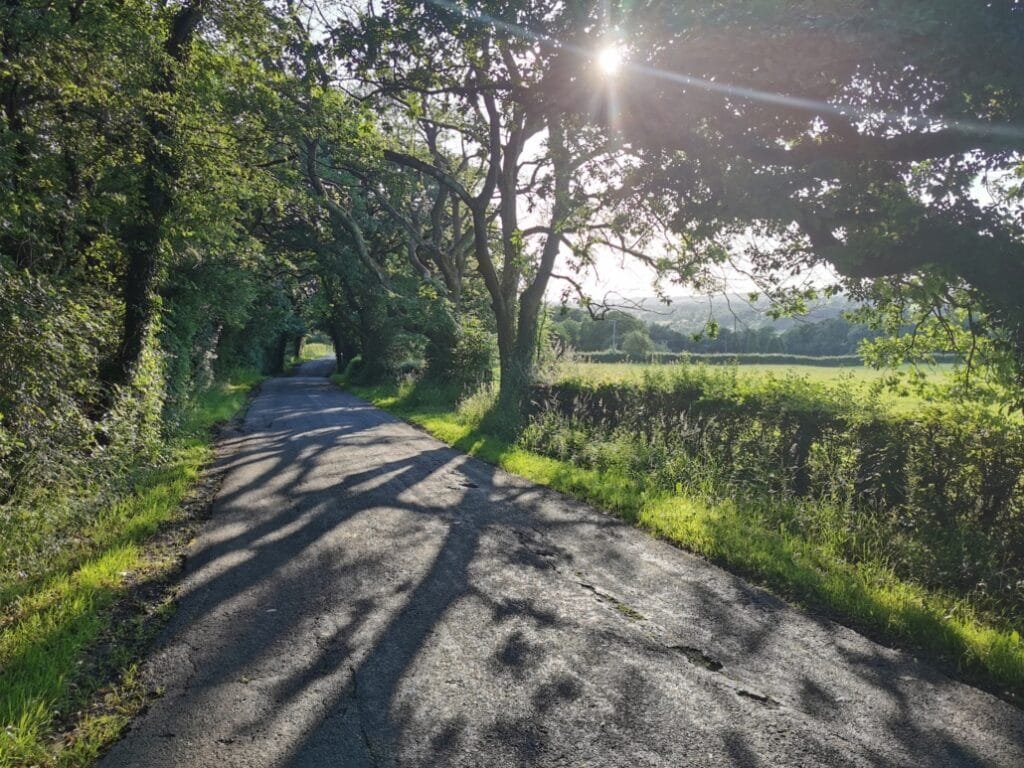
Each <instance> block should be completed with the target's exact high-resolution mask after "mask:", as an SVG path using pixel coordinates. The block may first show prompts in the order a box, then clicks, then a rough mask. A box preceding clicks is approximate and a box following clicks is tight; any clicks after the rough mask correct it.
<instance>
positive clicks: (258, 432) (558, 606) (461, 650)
mask: <svg viewBox="0 0 1024 768" xmlns="http://www.w3.org/2000/svg"><path fill="white" fill-rule="evenodd" d="M326 370H327V363H326V362H324V361H317V362H316V363H312V364H308V365H306V366H305V367H304V368H303V369H302V371H301V372H300V375H299V376H295V377H291V378H280V379H274V380H272V381H269V382H267V383H266V384H265V385H264V387H263V390H262V393H261V394H260V395H259V397H257V398H256V400H255V401H254V402H253V404H252V407H251V408H250V410H249V413H248V416H247V417H246V420H245V427H244V430H243V431H242V433H241V434H236V435H235V436H234V437H232V438H231V439H228V440H227V441H226V443H225V444H224V445H223V447H222V452H223V456H222V458H221V461H223V462H224V463H225V465H226V467H227V475H226V477H225V481H224V484H223V487H222V489H221V491H220V493H219V495H218V497H217V500H216V502H215V507H214V515H213V517H212V519H211V520H210V522H209V523H208V524H207V526H206V528H205V529H204V531H203V533H202V535H201V536H200V537H199V539H198V540H197V541H196V543H195V544H194V546H193V549H192V550H191V552H190V554H189V559H188V562H187V565H186V572H185V576H184V579H183V583H182V586H181V590H180V608H179V611H178V613H177V615H176V616H175V618H174V619H173V620H172V622H171V624H170V625H169V626H168V628H167V630H166V631H165V632H164V634H163V636H162V637H161V639H160V641H159V647H158V648H157V650H156V651H155V653H154V655H153V657H152V659H151V660H150V662H149V663H148V666H147V669H146V672H145V674H146V675H147V679H148V681H149V682H150V683H151V684H152V685H153V686H154V687H160V688H162V689H163V695H162V696H161V697H160V698H158V699H157V700H156V701H155V703H154V704H153V706H152V707H151V708H150V709H149V710H148V711H147V712H146V713H145V714H144V715H142V716H141V717H140V718H139V719H138V720H137V721H136V722H135V723H134V724H133V726H132V728H131V729H130V730H129V732H128V733H127V735H126V737H125V739H124V740H123V741H121V742H120V743H118V744H117V745H115V747H114V748H113V749H112V750H111V752H110V753H109V754H108V755H107V757H106V758H105V759H104V760H103V761H102V762H101V765H103V766H107V767H108V768H113V767H114V766H132V767H133V768H138V767H141V766H188V767H192V766H197V767H199V768H231V767H233V766H247V767H253V768H255V767H257V766H310V767H315V768H319V767H320V766H324V767H326V766H344V767H345V768H362V767H363V766H381V767H383V766H480V767H481V768H500V767H502V766H666V767H669V766H671V767H672V768H678V767H679V766H743V767H744V768H747V767H750V766H786V767H787V768H788V767H790V766H922V767H924V766H926V767H927V768H936V767H938V766H1006V767H1007V768H1020V766H1024V713H1022V712H1021V711H1019V710H1017V709H1015V708H1014V707H1012V706H1010V705H1008V704H1006V703H1003V702H1001V701H999V700H997V699H995V698H993V697H991V696H989V695H987V694H985V693H982V692H980V691H978V690H975V689H973V688H971V687H968V686H965V685H961V684H958V683H954V682H951V681H950V680H949V679H947V678H946V677H944V676H942V675H941V674H938V673H937V672H935V671H933V670H931V669H930V668H929V667H927V666H925V665H923V664H918V663H915V661H914V660H913V659H912V658H910V657H909V656H907V655H905V654H901V653H897V652H894V651H891V650H887V649H885V648H883V647H881V646H878V645H876V644H874V643H872V642H870V641H868V640H866V639H864V638H863V637H861V636H860V635H858V634H856V633H855V632H853V631H851V630H848V629H845V628H843V627H840V626H837V625H836V624H833V623H831V622H828V621H825V620H822V619H818V618H815V617H813V616H808V615H806V614H804V613H801V612H800V611H797V610H795V609H792V608H790V607H788V606H786V605H785V604H784V603H783V602H781V601H780V600H777V599H775V598H774V597H772V596H770V595H768V594H767V593H765V592H763V591H762V590H759V589H756V588H753V587H751V586H749V585H748V584H746V583H745V582H744V581H742V580H741V579H739V578H737V577H734V576H732V575H730V574H728V573H726V572H725V571H722V570H720V569H719V568H716V567H714V566H711V565H709V564H707V563H706V562H704V561H702V560H701V559H699V558H697V557H693V556H691V555H689V554H686V553H684V552H681V551H679V550H677V549H675V548H673V547H672V546H670V545H668V544H665V543H663V542H660V541H656V540H654V539H652V538H650V537H649V536H647V535H645V534H644V533H642V532H641V531H638V530H635V529H633V528H630V527H628V526H626V525H623V524H621V523H619V522H617V521H615V520H614V519H612V518H610V517H608V516H605V515H602V514H600V513H598V512H596V511H594V510H592V509H590V508H588V507H586V506H584V505H581V504H578V503H575V502H573V501H570V500H567V499H565V498H564V497H562V496H560V495H558V494H556V493H553V492H551V491H548V490H545V489H542V488H538V487H537V486H535V485H532V484H530V483H528V482H526V481H524V480H521V479H518V478H516V477H513V476H510V475H508V474H506V473H504V472H501V471H499V470H496V469H495V468H494V467H491V466H489V465H487V464H484V463H481V462H479V461H476V460H475V459H471V458H468V457H466V456H465V455H463V454H460V453H458V452H457V451H454V450H452V449H450V448H447V447H445V446H444V445H443V444H441V443H439V442H438V441H437V440H434V439H433V438H431V437H429V436H427V435H425V434H424V433H422V432H420V431H418V430H417V429H415V428H413V427H411V426H408V425H406V424H404V423H402V422H400V421H397V420H395V419H394V418H392V417H390V416H388V415H387V414H385V413H383V412H381V411H380V410H377V409H375V408H373V407H371V406H369V405H367V404H366V403H364V402H363V401H361V400H359V399H357V398H355V397H353V396H352V395H349V394H346V393H344V392H342V391H340V390H338V389H337V388H335V387H334V386H332V385H331V384H330V383H329V382H328V381H327V380H326V379H325V378H323V375H324V373H325V371H326Z"/></svg>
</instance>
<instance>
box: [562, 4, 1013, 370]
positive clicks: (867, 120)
mask: <svg viewBox="0 0 1024 768" xmlns="http://www.w3.org/2000/svg"><path fill="white" fill-rule="evenodd" d="M618 13H619V14H620V17H619V27H620V29H621V30H622V35H623V40H624V43H625V44H626V45H628V47H629V51H630V56H631V60H632V62H633V66H632V67H631V68H629V67H628V68H627V69H626V70H625V72H624V73H623V76H622V78H621V79H622V87H620V88H619V89H618V91H617V97H618V104H617V108H616V109H615V110H614V112H613V111H612V110H611V109H610V107H609V105H608V104H605V105H604V108H603V109H599V110H598V111H596V112H595V111H594V110H593V109H592V105H591V104H590V103H589V102H588V100H587V98H586V97H585V96H584V95H577V94H576V92H575V90H574V88H573V83H574V82H578V81H579V79H580V78H582V77H583V76H584V72H583V70H584V68H585V67H586V62H584V61H581V60H576V61H575V62H574V63H575V65H576V66H575V67H573V68H571V69H570V73H568V74H565V75H564V76H562V77H561V78H559V79H550V80H549V81H548V83H547V84H548V85H549V87H550V88H551V89H552V91H553V92H554V93H557V94H558V95H559V97H560V98H561V99H562V100H563V103H565V104H567V105H574V106H573V107H572V108H573V109H574V110H575V111H576V112H577V113H579V114H587V115H589V116H591V119H595V120H596V121H597V122H599V123H600V124H602V125H604V126H605V127H606V128H607V129H608V130H611V131H616V132H618V133H619V135H620V136H621V137H622V140H623V142H624V143H626V144H627V145H628V146H629V147H631V148H632V150H633V151H634V152H635V153H636V154H637V156H638V157H640V158H642V167H640V168H639V169H638V170H637V172H636V174H635V175H634V177H633V178H632V179H631V184H633V185H635V188H636V189H637V190H642V194H643V195H644V196H650V197H653V198H660V199H662V200H664V204H665V205H666V206H669V207H670V208H671V219H672V228H673V229H674V230H675V232H676V233H677V235H678V236H679V238H680V239H681V241H682V243H683V245H684V246H685V248H686V249H687V252H688V259H687V260H685V261H684V262H683V263H682V264H681V266H682V267H683V268H684V272H686V271H687V269H688V274H689V277H690V278H691V279H693V280H695V281H697V282H700V281H701V280H702V279H706V278H707V276H708V273H707V272H706V270H705V267H706V265H708V264H709V263H711V264H713V263H718V262H721V261H723V260H725V259H727V258H730V257H738V258H739V259H740V260H741V261H742V262H744V263H745V264H746V266H747V268H748V269H750V268H752V270H753V272H754V273H755V274H756V275H759V276H760V277H762V278H763V279H764V282H765V284H766V285H767V286H768V287H769V288H772V287H773V286H775V287H774V288H773V290H775V291H776V292H777V293H778V294H779V295H780V296H781V294H782V292H781V291H779V290H778V284H779V276H780V275H787V274H793V273H797V272H801V271H806V270H807V269H808V268H810V267H812V266H814V265H816V264H822V263H824V264H828V265H830V266H831V267H832V268H833V269H834V270H835V271H836V272H837V273H838V276H839V279H840V282H841V284H842V286H843V287H845V288H846V290H848V291H850V292H851V293H852V294H853V295H854V296H856V297H859V298H864V299H869V300H872V301H875V302H879V303H881V304H883V305H885V306H888V307H900V308H901V309H902V310H903V311H902V317H901V319H900V322H899V323H897V324H898V325H906V324H907V323H908V321H909V323H910V324H912V325H917V324H920V323H921V322H934V321H940V320H941V321H945V322H946V325H945V327H946V332H947V334H948V332H952V331H953V330H955V329H956V328H958V327H967V328H969V329H970V330H971V331H973V332H974V333H973V335H974V337H975V341H970V342H969V343H970V344H971V345H972V348H973V345H974V344H975V342H976V338H977V335H978V334H987V335H988V338H989V339H992V340H994V342H995V346H994V347H992V349H993V350H996V351H998V350H1001V351H1002V354H1003V355H1005V356H1008V358H1009V361H1010V362H1011V363H1012V367H1013V368H1014V369H1015V370H1016V378H1017V382H1018V385H1021V384H1024V299H1022V297H1024V290H1022V288H1024V220H1022V218H1021V215H1020V211H1021V202H1020V183H1019V179H1020V174H1021V172H1022V170H1021V169H1022V165H1021V163H1022V159H1021V158H1022V152H1024V130H1022V129H1021V125H1022V124H1024V84H1022V81H1021V79H1020V77H1019V72H1018V71H1017V70H1018V67H1017V62H1019V61H1021V60H1022V59H1024V36H1022V35H1021V34H1020V30H1021V29H1022V27H1024V6H1022V5H1021V4H1020V3H1019V2H1016V1H1015V0H997V1H996V2H988V3H963V2H957V0H861V1H859V2H844V3H832V2H828V3H813V4H811V3H792V2H784V1H783V0H777V1H774V2H765V3H757V4H755V5H751V4H750V3H745V2H740V0H735V1H732V2H730V1H728V0H727V1H726V2H721V3H704V2H695V1H694V2H671V3H667V2H656V1H655V2H646V3H639V4H636V3H630V4H628V5H626V4H622V5H621V6H619V7H618ZM741 241H743V242H746V243H748V244H749V245H747V246H745V247H744V246H740V245H738V243H740V242H741ZM797 298H799V296H797ZM889 325H892V323H889ZM925 336H926V334H920V337H921V338H924V337H925Z"/></svg>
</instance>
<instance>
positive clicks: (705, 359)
mask: <svg viewBox="0 0 1024 768" xmlns="http://www.w3.org/2000/svg"><path fill="white" fill-rule="evenodd" d="M576 359H577V360H578V361H579V362H583V363H653V364H655V365H672V364H674V363H687V362H689V363H707V364H708V365H814V366H819V367H828V368H843V367H847V366H860V365H863V364H864V360H863V359H862V358H861V357H860V356H859V355H836V356H831V357H812V356H810V355H784V354H775V353H767V352H765V353H760V352H758V353H747V354H743V353H737V354H717V353H696V352H678V353H677V352H653V353H651V354H649V355H645V356H643V357H642V358H636V357H631V356H630V355H628V354H626V353H625V352H622V351H613V350H605V351H603V352H583V353H577V354H576ZM956 361H957V357H956V355H936V359H935V362H937V363H954V362H956Z"/></svg>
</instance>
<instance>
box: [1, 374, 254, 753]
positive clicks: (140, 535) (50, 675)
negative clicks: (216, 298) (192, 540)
mask: <svg viewBox="0 0 1024 768" xmlns="http://www.w3.org/2000/svg"><path fill="white" fill-rule="evenodd" d="M257 381H258V377H256V376H254V375H248V376H245V377H241V378H239V379H236V380H235V381H234V382H233V383H231V384H222V385H218V386H215V387H214V388H212V389H210V390H208V391H207V392H205V393H204V394H202V395H201V396H200V397H199V398H198V399H197V400H196V401H195V402H194V403H193V405H192V407H191V408H190V409H189V410H188V412H187V414H186V417H185V421H184V423H183V424H182V426H181V428H180V430H179V431H178V433H177V434H176V435H175V436H174V437H173V438H172V439H171V440H170V441H169V444H168V446H167V449H166V451H165V453H164V454H163V456H162V457H161V460H160V461H159V462H158V463H157V465H156V466H148V467H138V468H137V469H136V471H135V473H134V475H133V476H132V478H131V481H130V484H129V486H128V487H127V488H126V489H125V490H124V491H123V492H120V493H117V494H116V498H114V499H113V500H112V501H109V502H106V503H105V505H104V506H103V507H101V508H100V509H99V510H97V512H96V514H95V515H94V516H93V523H92V524H91V525H90V527H89V528H88V529H87V530H83V531H82V532H81V535H80V536H79V537H78V538H77V539H76V540H75V541H74V542H73V543H72V544H71V545H70V546H69V547H68V548H67V549H65V550H63V551H61V552H59V553H57V555H56V556H55V557H52V558H51V559H50V560H49V561H48V566H47V567H46V568H45V569H44V570H43V571H42V572H39V573H35V574H32V577H31V578H18V574H14V575H13V577H11V578H8V579H5V582H4V583H3V584H2V585H0V596H2V602H0V768H15V766H51V765H60V766H78V765H82V766H84V765H90V764H91V763H92V760H93V759H94V757H95V755H96V754H98V752H99V750H100V749H101V747H102V746H103V745H105V744H106V743H108V742H109V741H110V740H112V739H113V738H115V737H116V735H117V734H118V733H119V732H120V730H121V729H122V728H123V727H124V725H125V724H126V723H127V722H128V720H129V719H130V718H131V716H132V715H133V714H134V713H135V712H136V711H137V710H138V709H139V708H140V707H141V706H143V705H144V703H145V702H144V698H143V697H142V692H141V691H140V690H139V688H138V686H137V685H136V682H135V673H136V667H135V663H136V657H137V654H138V652H139V650H140V649H141V647H142V646H143V644H144V643H145V639H146V637H147V636H148V635H147V632H148V631H149V630H147V627H153V626H156V625H158V624H159V619H160V615H159V614H161V613H163V612H166V611H167V610H169V607H170V606H169V604H168V603H162V604H159V605H149V606H139V605H131V606H127V607H126V606H125V605H124V602H125V601H126V600H128V602H132V601H131V599H130V595H132V594H136V593H137V592H138V591H139V589H140V587H145V585H147V584H153V583H158V582H160V581H161V580H162V579H164V578H166V577H167V575H168V574H170V573H172V572H173V570H174V569H175V568H176V567H177V564H178V562H179V560H178V558H177V552H175V551H173V550H169V549H168V548H164V549H163V550H160V549H156V550H154V549H153V548H152V547H151V546H150V545H149V542H150V540H151V539H152V538H153V537H154V535H155V534H157V533H158V532H159V531H161V530H163V529H164V528H166V527H167V526H168V525H169V524H171V523H173V522H174V521H175V520H177V519H178V518H179V516H180V515H181V514H182V512H181V505H182V502H183V500H184V499H185V498H186V496H187V495H188V494H189V492H190V490H191V488H192V487H193V485H194V484H195V482H196V481H197V479H198V478H199V476H200V473H201V471H202V468H203V467H204V466H205V465H206V464H207V463H208V462H209V460H210V458H211V455H212V448H211V439H212V438H211V431H210V430H211V427H212V426H213V425H214V424H216V423H219V422H223V421H225V420H227V419H229V418H231V417H232V416H233V415H234V414H235V413H237V412H238V411H239V409H240V408H241V407H242V406H243V405H244V403H245V401H246V398H247V393H248V391H249V389H250V388H251V387H252V386H253V385H254V384H255V383H256V382H257ZM109 495H110V494H109V493H107V494H104V497H106V496H109ZM101 498H103V497H101ZM51 514H59V510H51ZM17 536H18V531H16V530H15V531H12V530H5V531H4V537H5V540H14V539H16V538H17ZM8 576H10V574H8ZM22 576H24V574H22ZM145 613H148V614H150V615H148V616H147V615H144V614H145ZM154 614H155V615H154ZM154 619H155V620H154ZM97 646H102V647H103V654H101V655H97V654H96V653H95V649H96V648H97ZM100 656H102V659H100ZM59 734H65V737H64V738H63V739H62V740H56V739H55V737H56V736H57V735H59Z"/></svg>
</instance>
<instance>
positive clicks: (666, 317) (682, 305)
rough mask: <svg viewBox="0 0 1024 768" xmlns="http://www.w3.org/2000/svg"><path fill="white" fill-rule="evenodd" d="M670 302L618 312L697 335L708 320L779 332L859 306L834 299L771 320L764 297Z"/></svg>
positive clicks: (644, 301)
mask: <svg viewBox="0 0 1024 768" xmlns="http://www.w3.org/2000/svg"><path fill="white" fill-rule="evenodd" d="M671 301H672V303H671V304H669V305H666V304H664V303H663V302H662V301H661V300H660V299H658V298H657V297H653V296H652V297H648V298H644V299H641V300H639V303H640V304H641V305H642V307H643V308H640V309H637V308H630V307H622V308H621V309H622V311H623V312H626V313H628V314H630V315H633V316H634V317H637V318H639V319H641V320H643V321H644V322H646V323H656V324H658V325H664V326H667V327H668V328H671V329H672V330H674V331H679V332H680V333H697V332H699V331H700V330H701V329H702V328H703V327H704V326H705V325H706V324H707V322H708V320H715V321H717V322H718V324H719V326H721V327H722V328H729V329H731V330H735V331H743V330H757V329H760V328H771V329H772V330H773V331H776V332H777V333H782V332H784V331H786V330H788V329H790V328H792V327H794V326H796V325H803V324H807V323H816V322H821V321H822V320H831V319H833V318H838V317H840V316H841V315H842V313H843V312H846V311H849V310H852V309H855V308H856V307H857V306H858V305H857V304H856V303H854V302H852V301H850V300H849V299H847V298H846V297H845V296H834V297H832V298H830V299H823V300H821V301H820V302H818V303H817V304H814V305H813V306H812V307H811V308H810V311H809V312H808V313H807V314H806V315H803V316H802V317H797V318H792V317H785V318H782V319H779V320H773V319H772V318H771V317H770V316H769V315H768V310H769V309H770V307H771V304H770V302H769V301H768V300H767V299H764V298H763V297H762V298H760V299H759V300H758V301H757V302H754V303H753V304H752V303H751V302H750V301H749V300H748V297H747V296H744V295H740V294H720V295H716V296H678V297H673V298H672V299H671Z"/></svg>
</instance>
